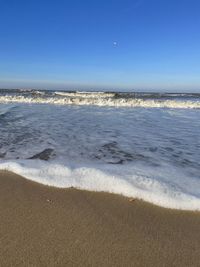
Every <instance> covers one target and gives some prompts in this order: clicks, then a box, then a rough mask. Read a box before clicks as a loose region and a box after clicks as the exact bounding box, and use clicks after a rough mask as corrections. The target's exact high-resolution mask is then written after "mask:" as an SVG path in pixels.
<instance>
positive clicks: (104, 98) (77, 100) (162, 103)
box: [0, 92, 200, 109]
mask: <svg viewBox="0 0 200 267" xmlns="http://www.w3.org/2000/svg"><path fill="white" fill-rule="evenodd" d="M56 94H57V95H58V94H60V95H58V96H56ZM0 103H35V104H56V105H96V106H109V107H145V108H180V109H185V108H188V109H200V101H191V100H163V99H142V98H128V97H127V98H125V97H124V98H123V97H118V96H117V95H116V94H115V93H113V94H112V93H105V94H103V95H102V94H99V93H92V94H87V93H86V94H85V93H67V92H66V93H65V92H59V93H58V92H55V96H46V95H44V96H42V95H38V94H37V93H36V94H32V95H29V96H24V95H15V96H13V95H5V96H0Z"/></svg>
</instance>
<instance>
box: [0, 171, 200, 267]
mask: <svg viewBox="0 0 200 267" xmlns="http://www.w3.org/2000/svg"><path fill="white" fill-rule="evenodd" d="M0 203H1V205H0V214H1V220H0V258H1V264H2V265H3V266H11V265H20V266H27V265H31V266H38V265H41V266H43V265H45V266H47V265H48V266H55V265H56V264H57V265H58V266H63V265H65V266H66V265H67V266H83V265H84V266H198V264H199V262H200V248H199V244H200V213H199V212H195V211H181V210H172V209H166V208H161V207H158V206H155V205H153V204H149V203H146V202H143V201H140V200H134V201H130V200H129V199H128V198H126V197H123V196H120V195H115V194H110V193H103V192H101V193H99V192H89V191H84V190H77V189H73V188H71V189H59V188H53V187H48V186H44V185H41V184H38V183H35V182H32V181H29V180H27V179H25V178H22V177H20V176H18V175H16V174H13V173H10V172H7V171H0Z"/></svg>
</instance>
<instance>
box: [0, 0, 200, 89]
mask: <svg viewBox="0 0 200 267" xmlns="http://www.w3.org/2000/svg"><path fill="white" fill-rule="evenodd" d="M0 10H1V16H0V33H1V34H0V88H36V89H37V88H38V89H39V88H41V89H67V90H69V89H72V90H73V89H80V90H81V89H82V90H90V89H91V90H95V89H98V90H99V89H104V90H111V89H112V90H113V89H114V90H116V91H117V90H120V91H122V90H125V91H127V90H130V91H132V90H142V91H155V90H157V91H162V90H165V91H172V92H178V91H183V92H185V91H187V92H200V75H199V74H200V63H199V62H200V49H199V47H200V34H199V28H200V16H199V12H200V2H199V1H198V0H190V1H189V0H174V1H172V0H163V1H159V0H107V1H106V0H101V1H94V0H85V1H81V0H66V1H64V0H60V1H53V0H49V1H47V0H41V1H39V0H35V1H33V0H30V1H25V0H19V1H14V0H2V1H1V2H0Z"/></svg>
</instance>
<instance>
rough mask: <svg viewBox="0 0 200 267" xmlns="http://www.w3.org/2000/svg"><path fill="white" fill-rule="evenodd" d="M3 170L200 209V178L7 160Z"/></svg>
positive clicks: (59, 184)
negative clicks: (199, 191)
mask: <svg viewBox="0 0 200 267" xmlns="http://www.w3.org/2000/svg"><path fill="white" fill-rule="evenodd" d="M0 169H1V170H8V171H12V172H15V173H17V174H20V175H22V176H24V177H26V178H27V179H30V180H32V181H35V182H38V183H42V184H45V185H49V186H54V187H59V188H69V187H75V188H78V189H85V190H90V191H104V192H109V193H116V194H121V195H124V196H127V197H133V198H138V199H142V200H144V201H147V202H151V203H153V204H155V205H159V206H162V207H166V208H172V209H182V210H200V193H198V190H197V188H199V187H200V181H199V180H198V179H191V180H190V183H188V181H187V179H185V178H184V177H178V176H176V175H174V177H173V181H172V180H168V179H166V173H165V177H164V176H163V177H162V176H161V175H158V174H156V173H154V175H155V176H154V175H153V176H152V174H153V173H152V172H151V170H149V172H150V173H149V175H145V174H144V172H142V171H141V170H140V168H137V167H133V166H132V167H131V166H130V167H127V166H120V167H118V168H116V166H115V168H113V166H111V165H101V166H95V165H90V166H89V165H87V166H81V165H74V164H71V165H70V164H69V165H63V164H59V163H48V162H47V163H46V162H42V161H40V160H24V161H15V162H14V161H5V162H2V163H0Z"/></svg>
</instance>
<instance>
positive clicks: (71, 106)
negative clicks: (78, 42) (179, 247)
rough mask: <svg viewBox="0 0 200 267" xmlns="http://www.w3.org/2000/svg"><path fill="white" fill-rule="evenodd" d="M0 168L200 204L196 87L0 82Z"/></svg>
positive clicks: (168, 204)
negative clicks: (1, 85) (53, 86)
mask: <svg viewBox="0 0 200 267" xmlns="http://www.w3.org/2000/svg"><path fill="white" fill-rule="evenodd" d="M0 169H1V170H8V171H12V172H14V173H16V174H20V175H22V176H23V177H25V178H27V179H29V180H32V181H35V182H38V183H41V184H44V185H48V186H53V187H59V188H70V187H74V188H78V189H84V190H90V191H104V192H109V193H115V194H120V195H123V196H126V197H130V198H137V199H141V200H144V201H147V202H150V203H153V204H155V205H158V206H162V207H165V208H171V209H181V210H200V94H191V93H190V94H185V93H182V94H180V93H176V94H175V93H142V92H131V93H130V92H92V91H90V92H83V91H60V90H29V89H27V90H25V89H13V90H7V89H0Z"/></svg>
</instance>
